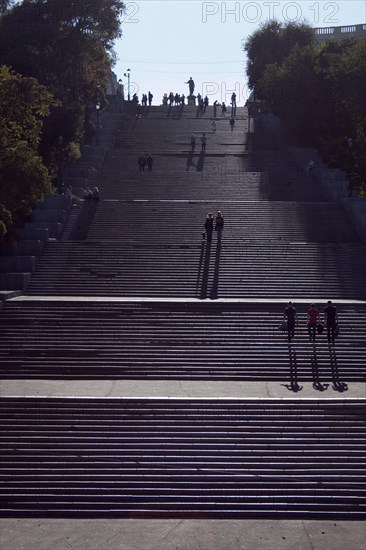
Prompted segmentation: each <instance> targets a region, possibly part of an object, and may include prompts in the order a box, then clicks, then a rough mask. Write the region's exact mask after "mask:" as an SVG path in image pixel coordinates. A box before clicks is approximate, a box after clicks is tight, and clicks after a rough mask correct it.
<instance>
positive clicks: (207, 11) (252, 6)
mask: <svg viewBox="0 0 366 550" xmlns="http://www.w3.org/2000/svg"><path fill="white" fill-rule="evenodd" d="M339 11H340V7H339V4H338V3H337V2H311V1H310V2H270V1H264V2H255V1H249V2H202V22H203V23H210V22H213V21H215V22H218V21H220V22H221V23H252V24H258V23H259V22H260V21H267V20H274V19H278V20H282V21H285V22H286V23H297V22H299V21H302V20H306V21H307V22H309V23H312V24H315V25H318V24H322V25H336V24H338V23H339V19H338V18H337V15H338V13H339Z"/></svg>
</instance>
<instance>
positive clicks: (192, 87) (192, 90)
mask: <svg viewBox="0 0 366 550" xmlns="http://www.w3.org/2000/svg"><path fill="white" fill-rule="evenodd" d="M186 84H188V86H189V95H193V92H194V80H193V79H192V77H190V79H189V80H188V82H186Z"/></svg>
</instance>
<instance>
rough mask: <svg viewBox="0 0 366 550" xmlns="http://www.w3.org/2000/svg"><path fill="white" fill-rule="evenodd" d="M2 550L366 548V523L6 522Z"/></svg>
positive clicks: (0, 531)
mask: <svg viewBox="0 0 366 550" xmlns="http://www.w3.org/2000/svg"><path fill="white" fill-rule="evenodd" d="M0 547H1V550H51V549H52V550H66V549H67V550H76V549H77V550H365V549H366V523H364V522H339V521H311V520H307V521H281V520H276V521H270V520H262V521H259V520H243V521H240V520H235V521H230V520H229V521H224V520H148V521H147V520H145V521H141V520H134V519H123V520H113V521H110V520H109V521H108V520H93V519H88V520H70V519H53V520H43V519H2V520H1V521H0Z"/></svg>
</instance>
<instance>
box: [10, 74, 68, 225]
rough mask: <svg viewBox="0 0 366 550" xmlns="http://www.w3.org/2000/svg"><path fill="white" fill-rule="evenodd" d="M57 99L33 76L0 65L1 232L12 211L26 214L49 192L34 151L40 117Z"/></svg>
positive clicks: (40, 123) (39, 129) (49, 188)
mask: <svg viewBox="0 0 366 550" xmlns="http://www.w3.org/2000/svg"><path fill="white" fill-rule="evenodd" d="M56 104H57V102H55V100H54V99H53V98H52V95H51V94H50V93H49V92H48V91H47V89H46V88H45V87H44V86H41V85H40V84H39V83H38V82H37V81H36V79H35V78H29V77H28V78H24V77H22V76H21V75H19V74H17V73H15V72H14V71H12V70H10V69H9V68H8V67H5V66H1V67H0V128H1V130H0V153H1V155H0V203H1V212H2V215H1V218H0V219H1V221H2V222H3V223H2V230H1V231H2V233H3V232H4V227H3V225H4V226H5V228H6V229H7V228H8V227H9V226H10V224H11V220H12V217H13V216H14V215H15V214H19V213H21V214H29V213H30V211H31V208H32V206H33V205H34V203H35V202H36V201H38V200H41V199H42V198H43V197H44V195H45V194H46V193H49V192H50V191H51V183H50V179H49V176H48V171H47V168H46V167H45V166H44V164H43V162H42V159H41V157H40V156H39V154H38V152H37V148H38V145H39V143H40V138H41V132H42V124H43V119H44V117H46V116H48V114H49V112H50V109H51V107H52V106H54V105H56Z"/></svg>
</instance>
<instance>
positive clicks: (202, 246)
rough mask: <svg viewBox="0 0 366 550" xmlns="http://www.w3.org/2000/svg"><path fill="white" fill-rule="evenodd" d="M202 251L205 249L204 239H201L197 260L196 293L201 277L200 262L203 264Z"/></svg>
mask: <svg viewBox="0 0 366 550" xmlns="http://www.w3.org/2000/svg"><path fill="white" fill-rule="evenodd" d="M204 251H205V240H204V239H202V244H201V252H200V259H199V262H198V270H197V280H196V294H197V293H198V288H199V284H200V277H201V269H202V264H203V255H204Z"/></svg>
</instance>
